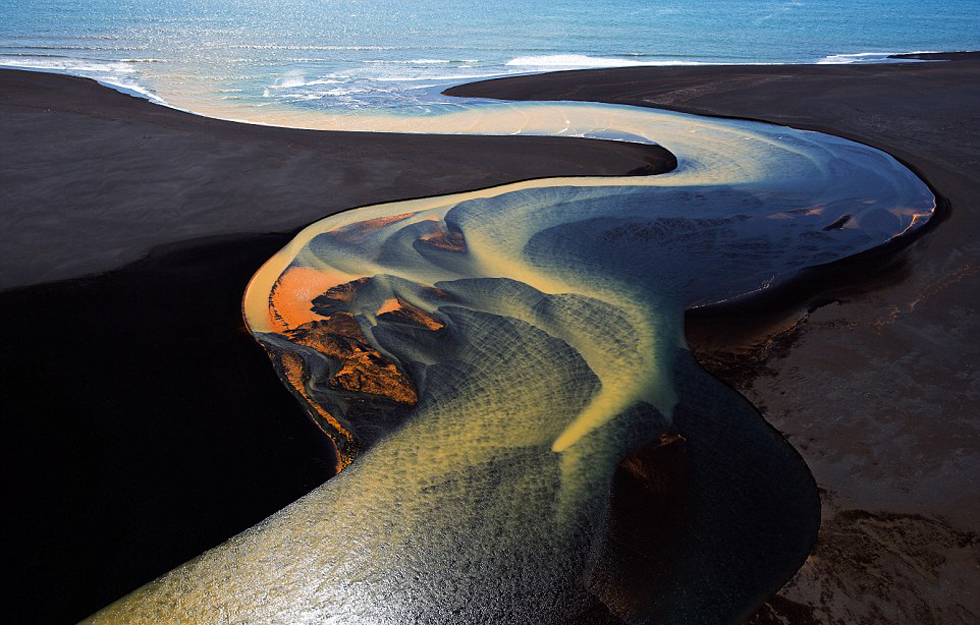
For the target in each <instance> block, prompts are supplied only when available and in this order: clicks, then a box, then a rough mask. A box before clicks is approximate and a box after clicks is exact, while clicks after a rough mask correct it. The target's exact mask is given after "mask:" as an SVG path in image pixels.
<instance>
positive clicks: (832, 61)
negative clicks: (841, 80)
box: [817, 50, 933, 65]
mask: <svg viewBox="0 0 980 625" xmlns="http://www.w3.org/2000/svg"><path fill="white" fill-rule="evenodd" d="M932 53H933V51H931V50H913V51H911V52H855V53H851V54H828V55H827V56H825V57H823V58H822V59H820V60H819V61H817V65H846V64H849V63H875V62H881V61H890V62H894V61H901V60H902V59H893V58H891V57H893V56H895V55H898V54H932Z"/></svg>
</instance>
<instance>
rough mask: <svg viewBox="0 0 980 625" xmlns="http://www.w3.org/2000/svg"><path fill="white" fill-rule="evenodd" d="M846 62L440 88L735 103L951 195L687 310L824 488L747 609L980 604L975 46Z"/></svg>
mask: <svg viewBox="0 0 980 625" xmlns="http://www.w3.org/2000/svg"><path fill="white" fill-rule="evenodd" d="M978 56H980V55H977V54H960V55H956V54H952V55H951V54H944V55H937V58H942V59H950V60H946V61H942V62H932V63H914V64H910V63H900V64H887V65H852V66H755V67H751V66H750V67H693V68H687V67H684V68H681V67H676V68H625V69H613V70H603V71H591V70H585V71H575V72H561V73H552V74H546V75H543V76H534V77H526V78H523V77H522V78H507V79H501V80H496V81H486V82H483V83H474V84H471V85H465V86H461V87H456V88H453V89H450V90H449V93H451V94H453V95H461V96H464V95H468V96H480V97H498V98H509V99H528V100H590V101H602V102H614V103H621V104H633V105H638V106H651V107H658V108H666V109H671V110H680V111H685V112H691V113H698V114H706V115H719V116H730V117H743V118H751V119H758V120H764V121H770V122H774V123H779V124H787V125H791V126H795V127H798V128H806V129H812V130H819V131H822V132H829V133H832V134H837V135H840V136H844V137H847V138H850V139H854V140H856V141H860V142H862V143H866V144H870V145H873V146H875V147H878V148H880V149H882V150H884V151H886V152H888V153H890V154H892V155H893V156H896V157H897V158H899V159H900V160H902V161H903V162H905V163H906V164H908V165H909V166H910V167H912V168H913V169H914V170H915V171H917V172H918V173H920V175H922V176H923V177H924V178H925V179H926V181H927V182H929V183H930V184H931V185H932V186H933V188H934V189H935V190H936V191H937V193H938V194H940V195H941V196H942V197H943V198H944V199H945V200H946V202H947V207H946V208H947V210H946V211H945V215H944V218H943V219H942V220H941V221H940V222H937V224H936V225H934V226H933V227H932V228H930V229H929V230H928V231H927V232H925V233H924V234H923V235H922V236H921V237H918V238H917V239H916V240H914V241H912V242H911V243H910V244H909V245H907V246H901V248H902V249H892V250H889V253H888V254H887V255H880V254H875V255H869V256H867V257H863V258H861V259H858V260H857V261H856V262H850V263H844V264H843V265H842V266H838V267H835V268H833V271H830V272H817V273H815V274H813V275H812V276H809V279H807V280H803V281H801V282H800V283H798V284H797V285H795V286H794V288H793V289H791V290H789V291H788V292H782V293H779V294H776V295H774V296H772V297H769V298H767V299H766V300H763V301H762V302H761V303H759V302H757V303H755V304H754V305H753V303H747V304H746V305H745V306H744V307H742V309H739V310H736V311H734V312H735V313H736V314H732V313H733V311H732V310H726V311H696V312H690V313H689V315H688V320H689V324H690V325H689V332H688V335H689V339H690V341H691V344H692V347H693V348H694V349H695V351H696V353H697V356H698V358H699V360H700V361H701V362H702V363H704V364H706V365H708V366H709V368H710V369H711V370H712V371H713V372H714V373H715V374H716V375H718V376H719V377H722V379H725V380H727V381H729V382H730V383H731V384H732V385H734V386H735V387H736V388H737V389H738V390H740V391H742V392H743V393H744V394H745V395H746V397H748V398H749V400H750V401H752V403H753V404H755V405H756V407H758V408H759V409H760V410H761V411H762V413H763V415H764V416H765V417H766V419H767V420H768V421H769V422H770V423H771V424H773V425H774V426H775V427H776V428H777V429H778V430H779V431H781V432H783V434H784V435H785V436H786V437H787V438H788V440H789V441H790V442H791V443H793V445H794V446H795V447H796V448H797V449H798V450H800V452H801V453H802V454H803V456H804V458H805V459H806V461H807V463H808V464H809V466H810V468H811V470H812V471H813V473H814V476H815V477H816V480H817V483H818V485H819V486H820V488H821V490H822V499H823V508H824V510H823V517H824V520H823V525H822V528H821V534H820V537H819V538H818V543H817V546H816V548H815V550H814V552H813V554H812V555H811V557H810V559H809V561H808V563H807V565H806V566H805V567H804V568H803V569H802V570H801V571H800V573H798V574H797V576H796V578H795V579H794V580H793V581H792V582H790V583H789V584H788V585H787V586H786V587H785V588H784V589H783V590H782V591H781V592H780V593H779V594H778V596H777V597H776V598H774V599H773V600H772V601H771V602H770V603H769V604H768V605H767V606H766V607H765V608H764V609H763V611H762V612H761V613H760V614H759V615H757V616H756V617H755V620H754V621H753V622H754V623H766V624H768V623H794V624H797V623H801V624H804V625H808V624H811V623H821V624H822V623H859V624H864V623H867V624H871V623H909V624H912V623H964V624H965V623H975V622H977V619H978V618H980V596H978V595H977V593H976V592H975V589H976V588H977V587H978V586H980V568H978V560H980V541H978V534H977V533H978V531H980V500H978V499H977V497H976V494H975V493H976V492H977V490H978V488H980V415H978V411H977V400H978V399H980V348H978V345H980V316H978V312H980V311H978V306H980V241H978V231H980V58H978Z"/></svg>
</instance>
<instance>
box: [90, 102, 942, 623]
mask: <svg viewBox="0 0 980 625" xmlns="http://www.w3.org/2000/svg"><path fill="white" fill-rule="evenodd" d="M372 123H374V124H377V123H378V122H372ZM385 123H387V124H388V127H389V128H391V127H395V128H397V127H398V126H399V124H407V123H410V122H409V121H406V119H405V118H398V119H394V120H388V121H387V122H385ZM424 124H435V125H437V126H440V127H441V129H443V130H445V131H462V130H468V131H473V132H485V133H496V134H501V133H508V132H512V133H521V132H523V133H535V134H571V135H582V136H605V137H615V138H620V139H627V138H628V139H630V140H639V141H656V142H658V143H659V144H660V145H662V146H664V147H666V148H667V149H668V150H670V151H671V152H672V153H674V154H675V155H676V156H677V158H678V166H677V168H676V169H675V170H674V171H672V172H669V173H664V174H660V175H656V176H649V177H643V178H636V177H630V178H565V179H561V178H555V179H547V180H537V181H530V182H524V183H518V184H511V185H505V186H502V187H496V188H492V189H485V190H480V191H474V192H468V193H460V194H455V195H449V196H442V197H434V198H425V199H419V200H411V201H405V202H395V203H390V204H384V205H377V206H370V207H365V208H359V209H356V210H352V211H348V212H345V213H342V214H338V215H333V216H331V217H328V218H326V219H324V220H322V221H320V222H317V223H315V224H313V225H311V226H309V227H308V228H306V229H305V230H303V231H302V232H301V233H300V234H299V235H298V236H297V237H296V238H295V239H294V241H293V242H292V243H290V245H289V246H287V247H286V248H285V249H283V250H282V251H281V252H280V253H278V254H277V255H276V256H275V257H273V258H272V259H271V260H270V261H269V262H268V263H266V265H265V266H264V267H263V268H262V269H261V270H260V271H259V272H258V273H257V274H256V275H255V277H254V278H253V280H252V282H251V284H250V285H249V289H248V292H247V293H246V296H245V300H244V311H245V316H246V320H247V323H248V325H249V328H250V329H251V331H252V333H253V334H254V336H255V337H256V339H257V340H259V341H260V342H261V343H262V345H263V346H264V347H265V348H266V350H267V351H268V353H269V355H270V357H271V359H272V362H273V364H274V366H275V367H276V370H277V371H278V372H279V374H280V375H281V377H282V379H283V381H284V382H285V383H286V384H287V385H288V386H289V387H290V389H291V390H292V391H293V393H294V394H295V395H296V397H297V398H298V399H299V400H300V401H301V402H302V403H303V404H304V406H305V407H306V409H307V411H308V412H309V414H310V415H311V416H312V417H313V418H314V419H315V420H316V421H317V423H318V424H319V425H320V426H321V427H322V428H323V430H324V431H325V432H327V433H328V434H329V435H330V436H331V438H332V440H334V442H335V444H336V448H337V451H338V464H339V465H340V467H341V468H343V470H342V472H341V473H340V474H339V475H338V476H337V477H336V478H334V479H332V480H330V481H329V482H327V483H326V484H324V485H323V486H321V487H320V488H318V489H316V490H315V491H313V492H311V493H310V494H309V495H307V496H306V497H304V498H303V499H301V500H299V501H297V502H296V503H294V504H293V505H291V506H289V507H288V508H286V509H284V510H282V511H281V512H279V513H277V514H276V515H274V516H272V517H270V518H269V519H267V520H266V521H264V522H263V523H261V524H259V525H257V526H256V527H254V528H252V529H250V530H248V531H246V532H244V533H243V534H241V535H239V536H237V537H235V538H233V539H231V540H229V541H228V542H226V543H225V544H223V545H221V546H219V547H217V548H215V549H213V550H211V551H209V552H207V553H205V554H203V555H202V556H200V557H199V558H197V559H195V560H193V561H191V562H189V563H187V564H185V565H183V566H182V567H180V568H178V569H176V570H174V571H173V572H171V573H169V574H168V575H166V576H164V577H162V578H160V579H159V580H157V581H155V582H153V583H151V584H149V585H147V586H145V587H144V588H142V589H140V590H138V591H136V592H135V593H133V594H131V595H130V596H128V597H126V598H124V599H122V600H120V601H119V602H117V603H116V604H113V605H112V606H110V607H109V608H107V609H106V610H105V611H103V612H101V613H99V614H97V615H95V616H94V617H93V618H92V620H91V622H95V623H103V622H154V623H157V622H201V623H205V622H207V623H213V622H229V623H231V622H236V623H237V622H249V623H260V622H261V623H351V624H362V623H363V624H371V625H375V624H386V623H410V622H411V623H437V624H446V623H530V622H534V623H570V622H580V623H606V622H608V623H616V622H624V621H625V622H629V623H677V624H681V623H685V624H690V623H724V622H737V621H738V620H739V619H740V618H742V617H744V616H745V615H746V614H748V613H750V612H751V610H752V609H754V608H755V607H756V606H758V604H759V603H761V602H762V601H764V600H765V599H766V598H767V596H768V595H769V594H771V593H772V592H774V591H775V590H776V589H777V588H778V587H779V586H780V585H781V584H782V583H783V582H784V581H785V580H786V579H788V577H789V576H790V575H792V573H793V572H794V571H795V570H796V569H797V568H798V567H799V565H800V564H801V563H802V561H803V559H804V558H805V557H806V555H807V553H808V550H809V548H810V546H811V544H812V541H813V539H814V537H815V534H816V528H817V525H818V522H819V502H818V499H817V494H816V489H815V485H814V483H813V480H812V477H811V476H810V474H809V471H808V470H807V468H806V466H805V465H804V464H803V462H802V460H801V459H800V458H799V456H798V455H797V454H796V453H795V451H794V450H793V449H792V448H791V447H790V446H789V445H788V444H787V443H786V442H785V441H784V440H783V439H782V438H781V437H780V436H779V435H778V433H776V432H774V431H773V430H771V429H770V428H769V427H768V426H767V425H766V424H765V423H764V422H763V421H762V419H761V418H760V417H759V416H758V413H757V412H756V411H755V410H754V409H753V408H752V407H751V406H750V405H749V404H748V403H747V402H746V401H745V400H744V399H743V398H742V397H741V396H740V395H738V394H737V393H735V392H734V391H732V390H731V389H729V388H728V387H726V386H725V385H723V384H722V383H720V382H718V381H717V380H715V379H714V378H712V377H711V376H709V375H708V374H707V373H706V372H704V371H703V370H702V369H701V368H700V367H699V366H698V365H697V363H696V362H694V360H693V358H692V357H691V355H690V353H689V351H688V350H687V348H686V345H685V342H684V334H683V325H682V324H683V311H684V310H685V308H688V307H691V306H697V305H703V304H708V303H715V302H720V301H724V300H728V299H732V298H736V297H742V296H746V295H749V294H752V293H753V292H756V291H759V290H762V289H767V288H773V287H774V286H776V285H778V284H780V283H781V282H783V281H786V280H788V279H790V278H792V277H793V276H795V275H796V274H797V273H798V272H799V271H801V270H802V269H805V268H809V267H814V266H818V265H821V264H825V263H828V262H832V261H834V260H837V259H840V258H844V257H847V256H850V255H853V254H856V253H858V252H861V251H864V250H867V249H870V248H873V247H875V246H878V245H880V244H882V243H885V242H887V241H889V240H891V239H892V238H894V237H896V236H900V235H902V234H904V233H906V232H909V231H911V230H913V229H915V228H917V227H919V226H920V225H922V224H923V223H924V222H925V221H926V220H927V219H928V218H929V217H930V216H931V214H932V212H933V210H934V207H935V202H934V198H933V196H932V195H931V193H930V192H929V190H928V188H927V187H926V186H925V185H924V184H923V183H922V182H921V181H920V180H919V179H917V178H916V177H915V176H914V175H912V174H911V172H909V171H908V170H907V169H905V168H904V167H903V166H901V165H900V164H899V163H897V162H896V161H895V160H894V159H892V158H890V157H889V156H887V155H885V154H883V153H881V152H879V151H876V150H874V149H872V148H869V147H866V146H862V145H858V144H855V143H853V142H849V141H846V140H843V139H839V138H836V137H830V136H827V135H822V134H818V133H812V132H803V131H796V130H792V129H787V128H782V127H776V126H769V125H764V124H757V123H750V122H740V121H722V120H709V119H704V118H697V117H692V116H686V115H681V114H674V113H663V112H654V111H646V110H636V109H630V108H625V107H608V106H597V105H584V104H583V105H579V104H561V105H547V104H522V105H506V106H503V105H502V106H499V107H477V108H475V109H474V110H471V111H462V112H457V113H453V114H451V115H444V116H440V117H437V118H436V119H435V120H434V121H432V120H431V118H430V120H428V121H424V122H421V121H420V122H418V124H417V126H416V128H417V129H429V128H426V127H424ZM382 125H383V124H382ZM374 127H377V125H375V126H374Z"/></svg>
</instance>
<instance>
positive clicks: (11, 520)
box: [0, 70, 675, 623]
mask: <svg viewBox="0 0 980 625" xmlns="http://www.w3.org/2000/svg"><path fill="white" fill-rule="evenodd" d="M0 94H2V99H0V137H2V139H0V192H2V197H0V199H2V202H0V211H2V215H3V228H2V230H0V239H2V249H3V254H2V257H0V286H2V287H8V288H7V290H6V291H2V292H0V322H2V324H3V327H5V328H7V329H8V331H7V336H6V338H5V340H4V341H3V359H2V364H0V379H2V380H3V392H2V394H0V410H2V414H3V416H4V420H3V423H4V428H5V436H4V454H3V456H4V463H5V472H4V473H5V476H6V477H5V486H4V489H5V490H4V493H5V497H4V504H5V519H6V523H7V527H8V533H7V539H6V540H5V557H6V564H5V567H4V581H3V592H4V595H5V597H6V598H7V601H6V604H7V608H8V614H9V613H10V611H11V610H12V614H10V616H9V617H8V618H9V619H11V620H12V621H13V622H24V623H28V622H29V623H72V622H75V621H77V620H79V619H81V618H84V617H85V616H87V615H89V614H90V613H92V612H94V611H95V610H97V609H98V608H100V607H102V606H104V605H106V604H107V603H109V602H111V601H112V600H114V599H116V598H118V597H120V596H122V595H123V594H125V593H126V592H128V591H130V590H133V589H135V588H136V587H138V586H140V585H142V584H144V583H146V582H148V581H150V580H151V579H153V578H154V577H156V576H157V575H159V574H162V573H164V572H166V571H168V570H169V569H171V568H173V567H174V566H176V565H178V564H180V563H182V562H184V561H186V560H188V559H190V558H192V557H193V556H195V555H197V554H199V553H201V552H202V551H204V550H206V549H208V548H210V547H212V546H214V545H216V544H218V543H220V542H222V541H223V540H225V539H226V538H228V537H230V536H232V535H234V534H236V533H238V532H239V531H241V530H244V529H246V528H247V527H249V526H251V525H253V524H255V523H256V522H258V521H259V520H261V519H262V518H264V517H266V516H268V515H269V514H271V513H273V512H275V511H276V510H278V509H280V508H282V507H283V506H285V505H286V504H288V503H290V502H292V501H294V500H296V499H297V498H299V497H300V496H301V495H303V494H304V493H306V492H308V491H309V490H311V489H312V488H314V487H315V486H317V485H318V484H320V483H322V482H323V481H324V480H326V479H327V478H328V477H330V475H331V471H332V467H333V466H334V460H333V458H332V456H331V453H332V452H331V450H330V448H329V446H328V445H327V444H326V441H325V439H324V438H323V436H322V434H321V433H320V432H319V431H318V430H317V428H316V427H315V426H314V425H313V423H312V422H310V421H309V419H308V418H307V417H306V415H305V414H304V413H303V412H302V409H301V408H300V406H299V405H298V404H297V403H296V401H295V400H294V399H293V397H292V396H291V395H290V394H289V392H288V391H287V390H286V389H285V387H284V386H283V385H282V383H281V382H280V381H279V379H278V378H277V376H276V374H275V373H274V371H273V369H272V367H271V365H270V363H269V361H268V359H267V358H266V356H265V354H264V352H263V351H262V349H261V348H260V347H259V345H258V344H257V343H256V342H255V341H254V340H253V339H252V338H251V336H250V335H249V334H248V333H247V332H246V330H245V328H244V325H243V321H242V318H241V312H240V308H239V306H240V303H241V297H242V294H243V293H244V291H245V286H246V284H247V281H248V280H249V278H250V277H251V276H252V274H253V273H254V272H255V271H256V270H257V269H258V267H259V266H260V265H261V264H262V263H263V262H265V261H266V260H267V259H268V258H269V257H271V256H272V254H274V253H275V252H276V251H277V250H278V249H279V248H280V247H282V246H283V245H284V244H285V243H286V242H288V241H289V239H291V238H292V234H293V232H294V231H295V230H296V229H297V228H299V227H302V226H304V225H306V223H308V222H310V221H313V220H316V219H319V218H321V217H323V216H325V215H327V214H330V213H333V212H336V211H337V210H339V209H344V208H349V207H351V206H356V205H362V204H365V203H373V202H379V201H385V200H394V199H403V198H407V197H414V196H421V195H431V194H440V193H448V192H454V191H459V190H463V189H469V188H479V187H485V186H491V185H495V184H501V183H504V182H509V181H514V180H519V179H526V178H533V177H543V176H555V175H582V174H589V175H596V174H599V175H602V174H615V175H623V174H630V173H634V174H638V173H652V172H656V171H660V170H663V169H669V168H671V167H673V166H674V162H675V161H674V160H673V157H672V156H671V155H670V154H669V153H667V152H666V151H665V150H663V149H661V148H656V147H653V148H652V149H651V147H649V146H631V145H628V144H624V143H617V142H599V141H587V140H582V139H571V140H569V139H560V138H557V139H556V138H537V137H505V138H499V137H463V136H444V137H434V136H420V135H398V134H383V133H349V132H345V133H337V132H320V131H302V130H287V129H281V128H270V127H262V126H253V125H245V124H236V123H231V122H222V121H217V120H212V119H207V118H204V117H199V116H194V115H190V114H186V113H181V112H179V111H174V110H171V109H166V108H163V107H160V106H156V105H153V104H150V103H148V102H146V101H143V100H139V99H136V98H132V97H129V96H126V95H122V94H120V93H117V92H115V91H111V90H109V89H107V88H104V87H101V86H99V85H97V84H96V83H94V82H92V81H89V80H85V79H78V78H71V77H67V76H59V75H52V74H37V73H31V72H20V71H4V70H0ZM263 231H272V232H276V231H278V232H279V234H247V233H254V232H263ZM207 235H211V236H207ZM202 237H205V238H202ZM184 239H186V240H184ZM151 249H152V250H153V252H152V254H150V256H148V257H145V258H142V259H140V257H143V256H145V255H146V253H147V252H149V251H150V250H151ZM106 269H109V270H110V271H108V273H104V274H101V275H89V276H84V277H78V276H80V275H82V274H90V273H92V272H95V271H99V270H106ZM55 278H59V279H62V280H60V281H55V282H48V280H51V279H55ZM66 278H71V279H66ZM42 281H45V283H43V284H33V286H27V287H21V288H9V287H12V286H14V287H16V286H18V285H25V284H31V283H38V282H42Z"/></svg>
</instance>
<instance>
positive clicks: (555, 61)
mask: <svg viewBox="0 0 980 625" xmlns="http://www.w3.org/2000/svg"><path fill="white" fill-rule="evenodd" d="M506 65H509V66H511V67H527V68H561V69H570V68H589V67H627V66H634V65H705V63H703V62H700V61H640V60H637V59H636V58H629V59H622V58H612V57H597V56H587V55H584V54H545V55H541V56H519V57H516V58H513V59H511V60H509V61H507V63H506Z"/></svg>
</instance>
